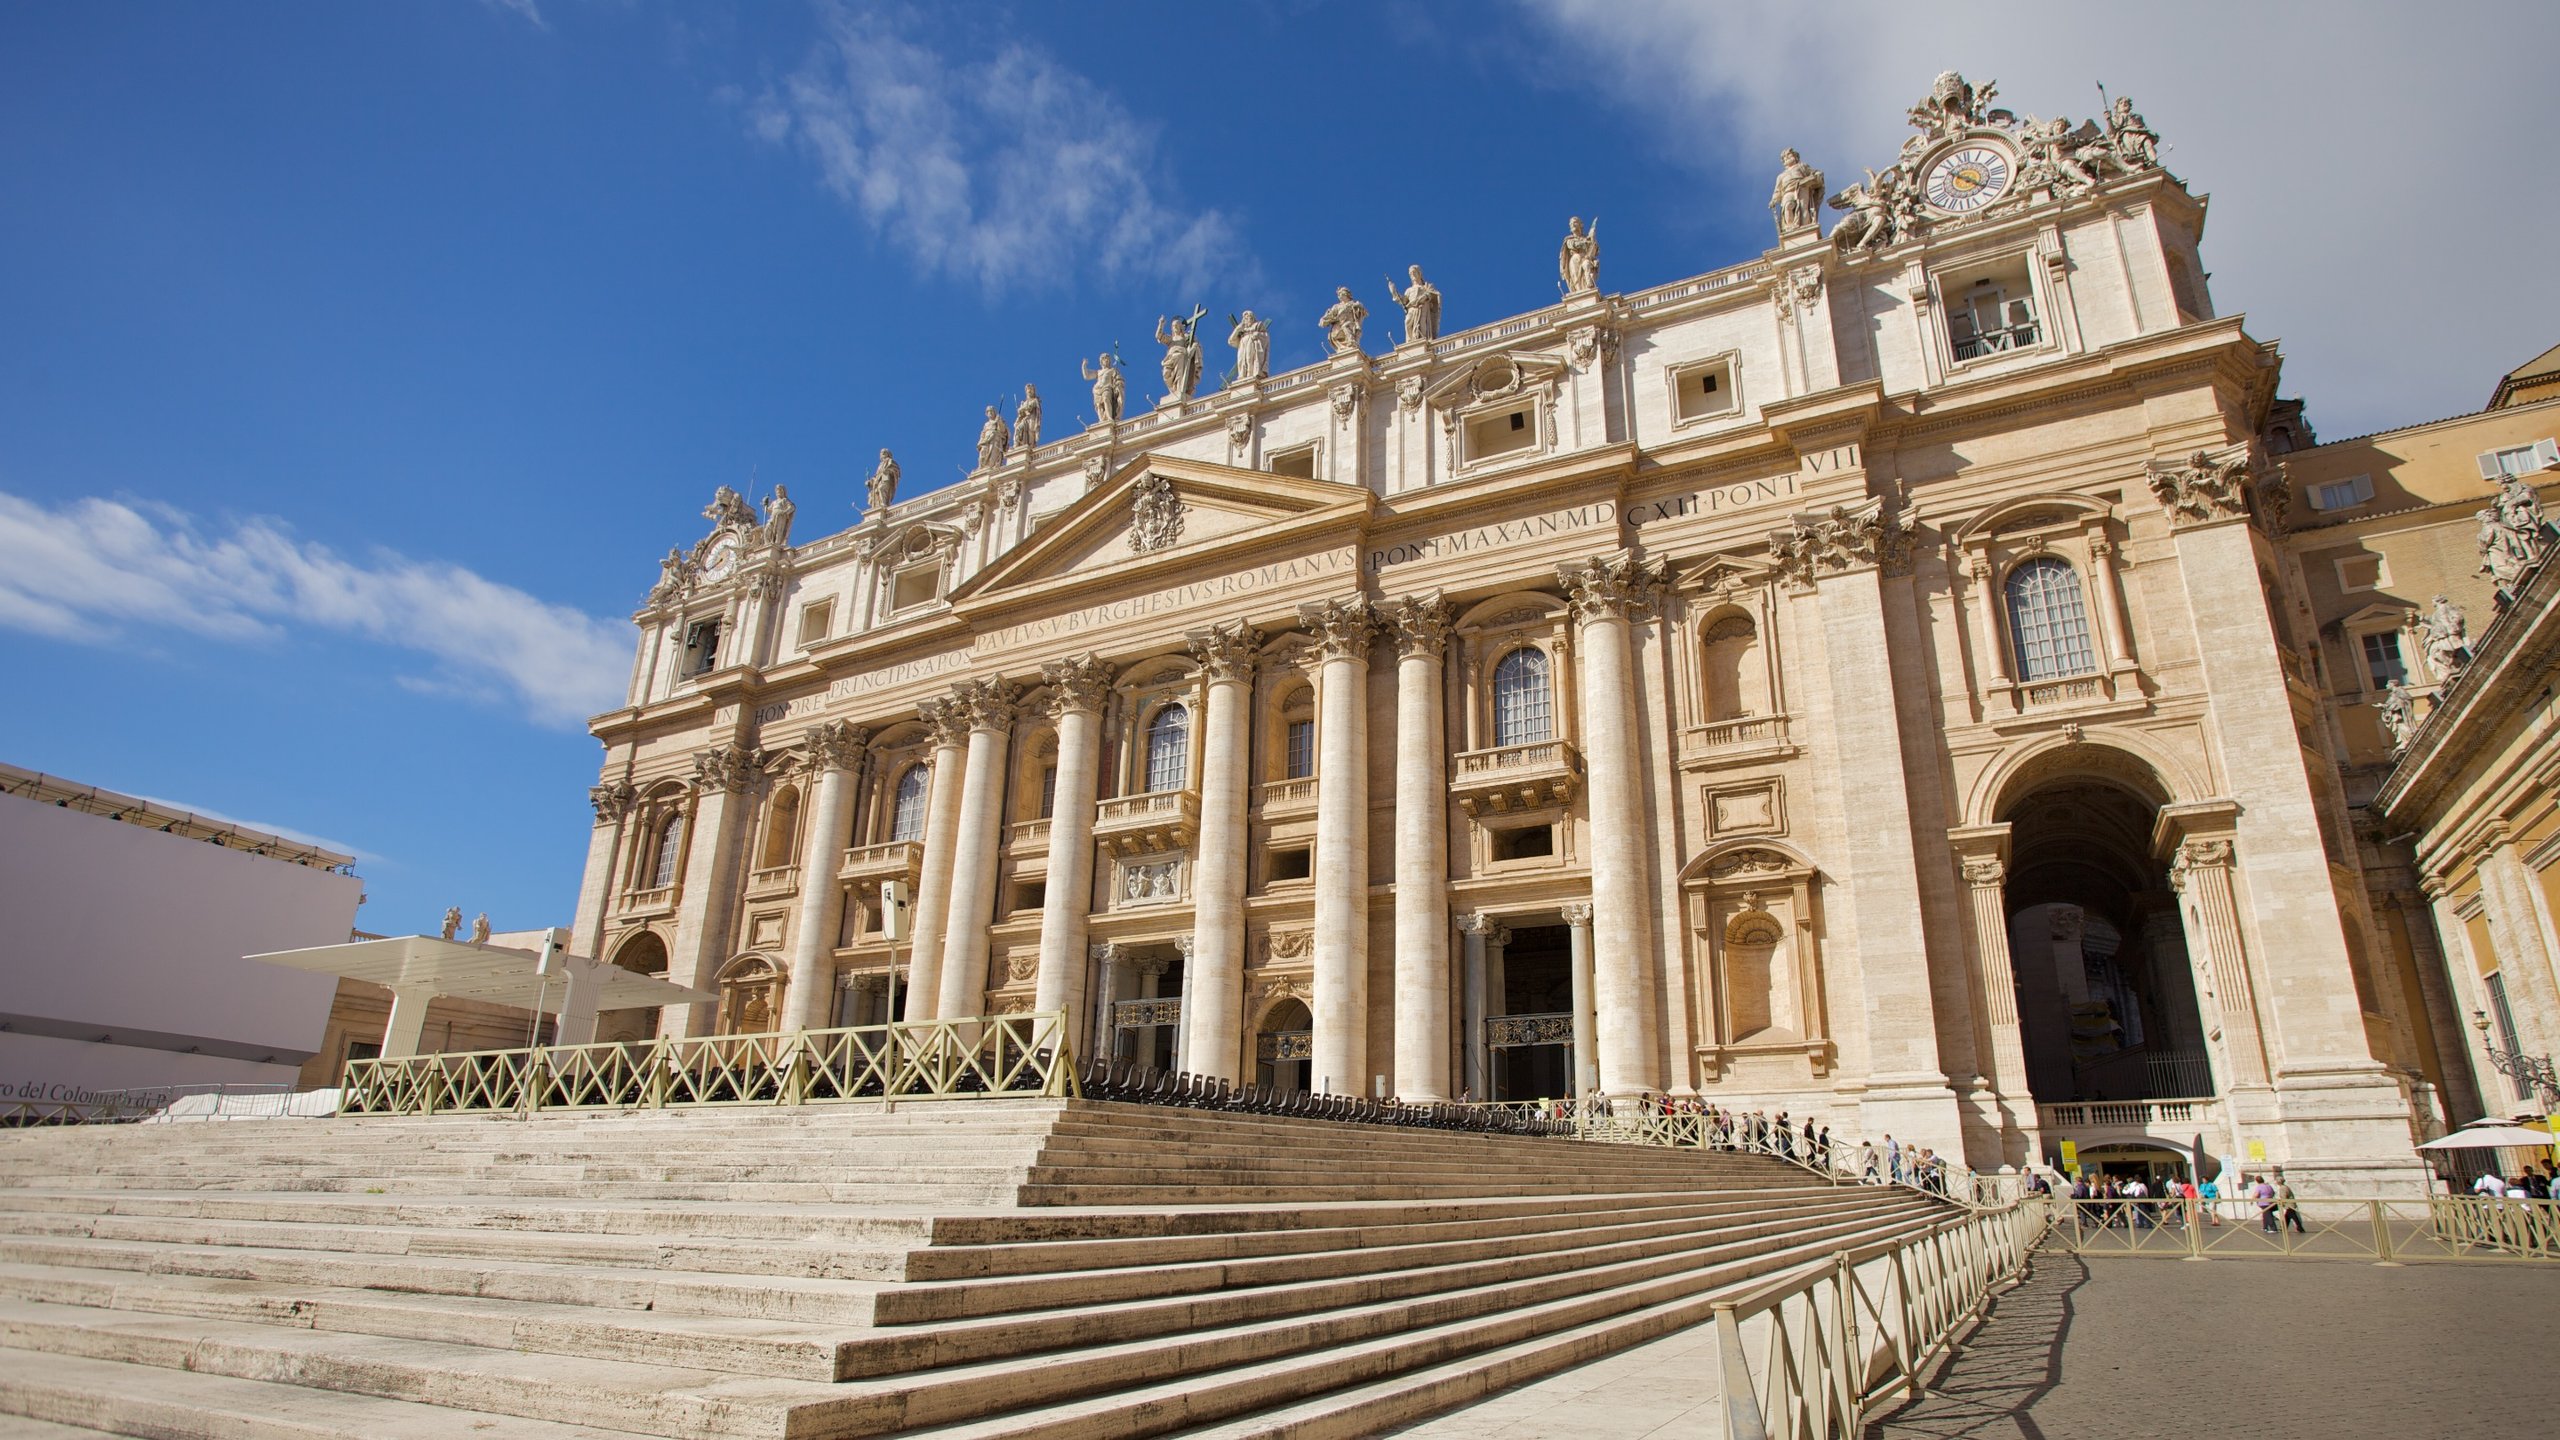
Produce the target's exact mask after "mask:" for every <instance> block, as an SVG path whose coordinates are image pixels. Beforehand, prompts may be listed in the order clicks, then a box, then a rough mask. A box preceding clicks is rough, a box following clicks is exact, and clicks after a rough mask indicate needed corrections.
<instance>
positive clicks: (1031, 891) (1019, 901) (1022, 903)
mask: <svg viewBox="0 0 2560 1440" xmlns="http://www.w3.org/2000/svg"><path fill="white" fill-rule="evenodd" d="M1047 903H1049V882H1047V881H1045V880H1025V881H1023V882H1022V883H1021V884H1019V885H1016V886H1014V887H1013V908H1014V909H1016V910H1037V909H1039V908H1040V907H1041V906H1043V905H1045V904H1047Z"/></svg>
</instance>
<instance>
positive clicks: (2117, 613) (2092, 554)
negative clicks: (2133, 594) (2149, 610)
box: [2089, 533, 2133, 670]
mask: <svg viewBox="0 0 2560 1440" xmlns="http://www.w3.org/2000/svg"><path fill="white" fill-rule="evenodd" d="M2089 578H2091V579H2092V580H2095V581H2096V582H2097V586H2098V632H2099V633H2100V634H2101V635H2103V636H2105V637H2106V641H2107V668H2108V669H2110V670H2130V669H2132V668H2133V637H2132V635H2131V634H2130V633H2129V632H2128V631H2127V630H2126V628H2125V623H2124V593H2123V582H2121V581H2120V580H2118V579H2117V578H2116V542H2115V541H2113V540H2110V539H2108V538H2107V537H2106V536H2105V535H2103V534H2096V533H2093V534H2091V535H2090V536H2089Z"/></svg>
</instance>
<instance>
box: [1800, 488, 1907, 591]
mask: <svg viewBox="0 0 2560 1440" xmlns="http://www.w3.org/2000/svg"><path fill="white" fill-rule="evenodd" d="M1919 534H1920V525H1919V522H1918V521H1917V520H1914V519H1913V518H1912V516H1911V513H1910V511H1908V510H1898V511H1896V512H1895V513H1894V514H1891V515H1887V514H1886V513H1885V510H1884V497H1883V496H1881V495H1878V496H1871V497H1869V498H1868V499H1867V500H1866V501H1865V502H1864V503H1862V504H1858V505H1834V506H1832V507H1831V508H1830V509H1828V510H1812V511H1804V512H1801V513H1799V514H1796V515H1791V516H1789V517H1788V518H1787V523H1786V525H1785V526H1784V527H1783V528H1781V529H1777V530H1772V531H1770V532H1769V554H1770V556H1771V558H1772V559H1774V560H1775V561H1776V562H1777V567H1778V574H1779V576H1780V577H1781V578H1783V579H1785V580H1786V581H1788V582H1789V583H1790V584H1793V585H1796V586H1798V587H1799V588H1801V587H1807V586H1811V585H1812V584H1814V583H1815V582H1816V581H1818V580H1820V579H1822V578H1823V577H1824V576H1827V575H1840V574H1846V573H1847V572H1849V571H1852V570H1869V569H1875V570H1882V571H1883V572H1884V573H1886V574H1888V575H1901V574H1906V573H1908V572H1909V571H1910V569H1911V552H1912V548H1913V544H1914V542H1915V541H1916V540H1917V539H1918V538H1919Z"/></svg>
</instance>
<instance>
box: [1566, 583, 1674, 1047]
mask: <svg viewBox="0 0 2560 1440" xmlns="http://www.w3.org/2000/svg"><path fill="white" fill-rule="evenodd" d="M1556 578H1557V579H1559V580H1561V581H1562V582H1563V583H1564V586H1565V590H1566V593H1567V594H1569V595H1570V596H1571V597H1572V599H1573V613H1574V618H1575V619H1576V620H1577V621H1579V622H1580V629H1579V631H1578V634H1579V636H1580V642H1581V643H1580V645H1579V646H1578V647H1577V653H1578V654H1579V656H1580V660H1581V664H1580V667H1579V668H1580V671H1581V676H1582V687H1581V688H1582V704H1581V720H1582V742H1583V744H1582V762H1583V766H1584V769H1585V770H1586V772H1587V773H1588V774H1589V777H1590V783H1591V798H1590V815H1591V829H1592V845H1591V907H1592V912H1593V914H1592V934H1591V939H1592V951H1593V954H1592V978H1593V982H1594V985H1593V1000H1594V1006H1595V1009H1596V1010H1597V1013H1598V1019H1599V1031H1600V1035H1599V1044H1600V1088H1601V1089H1602V1090H1604V1091H1606V1092H1607V1093H1609V1094H1611V1095H1613V1096H1616V1095H1627V1096H1631V1095H1637V1094H1643V1093H1649V1092H1653V1091H1657V1090H1660V1089H1661V1088H1662V1074H1661V1067H1660V1065H1659V1063H1658V1060H1657V1054H1656V1049H1655V1035H1656V1029H1657V1027H1656V1026H1655V1024H1654V1018H1653V1015H1652V1008H1653V1007H1652V1005H1651V1003H1650V997H1651V988H1652V987H1651V986H1650V985H1649V984H1648V983H1647V981H1648V978H1649V976H1648V969H1647V967H1648V966H1650V965H1651V963H1652V959H1653V922H1652V915H1653V897H1652V893H1651V890H1652V886H1651V884H1650V875H1649V872H1650V869H1651V866H1650V864H1649V862H1648V855H1647V846H1646V843H1645V808H1644V789H1643V783H1644V782H1643V771H1642V766H1643V763H1644V762H1643V758H1642V757H1641V756H1639V755H1638V754H1637V753H1636V734H1635V713H1636V692H1635V655H1634V644H1633V639H1632V637H1631V636H1630V635H1629V633H1628V632H1629V629H1630V621H1629V612H1630V611H1632V610H1634V609H1636V608H1637V607H1639V606H1640V605H1641V604H1642V602H1643V599H1644V595H1645V592H1646V591H1648V590H1649V589H1651V588H1652V586H1653V585H1654V584H1655V583H1656V582H1657V581H1658V578H1659V577H1658V576H1656V575H1654V574H1653V573H1651V572H1650V571H1649V570H1647V568H1646V567H1644V566H1642V565H1639V564H1638V563H1637V562H1636V561H1635V560H1634V559H1633V558H1632V557H1630V556H1628V555H1626V554H1624V553H1621V554H1618V555H1616V556H1611V557H1608V558H1605V559H1604V558H1594V559H1592V560H1589V561H1586V562H1583V563H1581V564H1576V565H1566V566H1562V567H1559V568H1558V570H1557V572H1556Z"/></svg>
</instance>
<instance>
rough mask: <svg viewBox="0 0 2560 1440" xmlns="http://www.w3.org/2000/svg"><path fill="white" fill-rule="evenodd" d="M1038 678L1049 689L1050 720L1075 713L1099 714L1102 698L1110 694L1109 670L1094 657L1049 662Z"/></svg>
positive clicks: (1079, 656)
mask: <svg viewBox="0 0 2560 1440" xmlns="http://www.w3.org/2000/svg"><path fill="white" fill-rule="evenodd" d="M1040 679H1041V681H1042V682H1043V683H1044V684H1046V685H1047V686H1048V687H1049V703H1048V711H1049V718H1050V719H1052V720H1060V719H1064V718H1066V716H1067V714H1068V712H1070V711H1075V710H1081V711H1083V712H1084V713H1086V714H1088V715H1098V714H1100V713H1102V702H1103V699H1104V698H1105V697H1106V696H1108V695H1109V694H1110V693H1111V667H1110V666H1108V665H1105V664H1103V663H1102V661H1101V659H1100V658H1099V657H1097V656H1093V655H1077V656H1070V657H1068V658H1067V659H1064V660H1052V661H1050V662H1049V663H1048V664H1046V665H1043V666H1041V667H1040Z"/></svg>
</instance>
